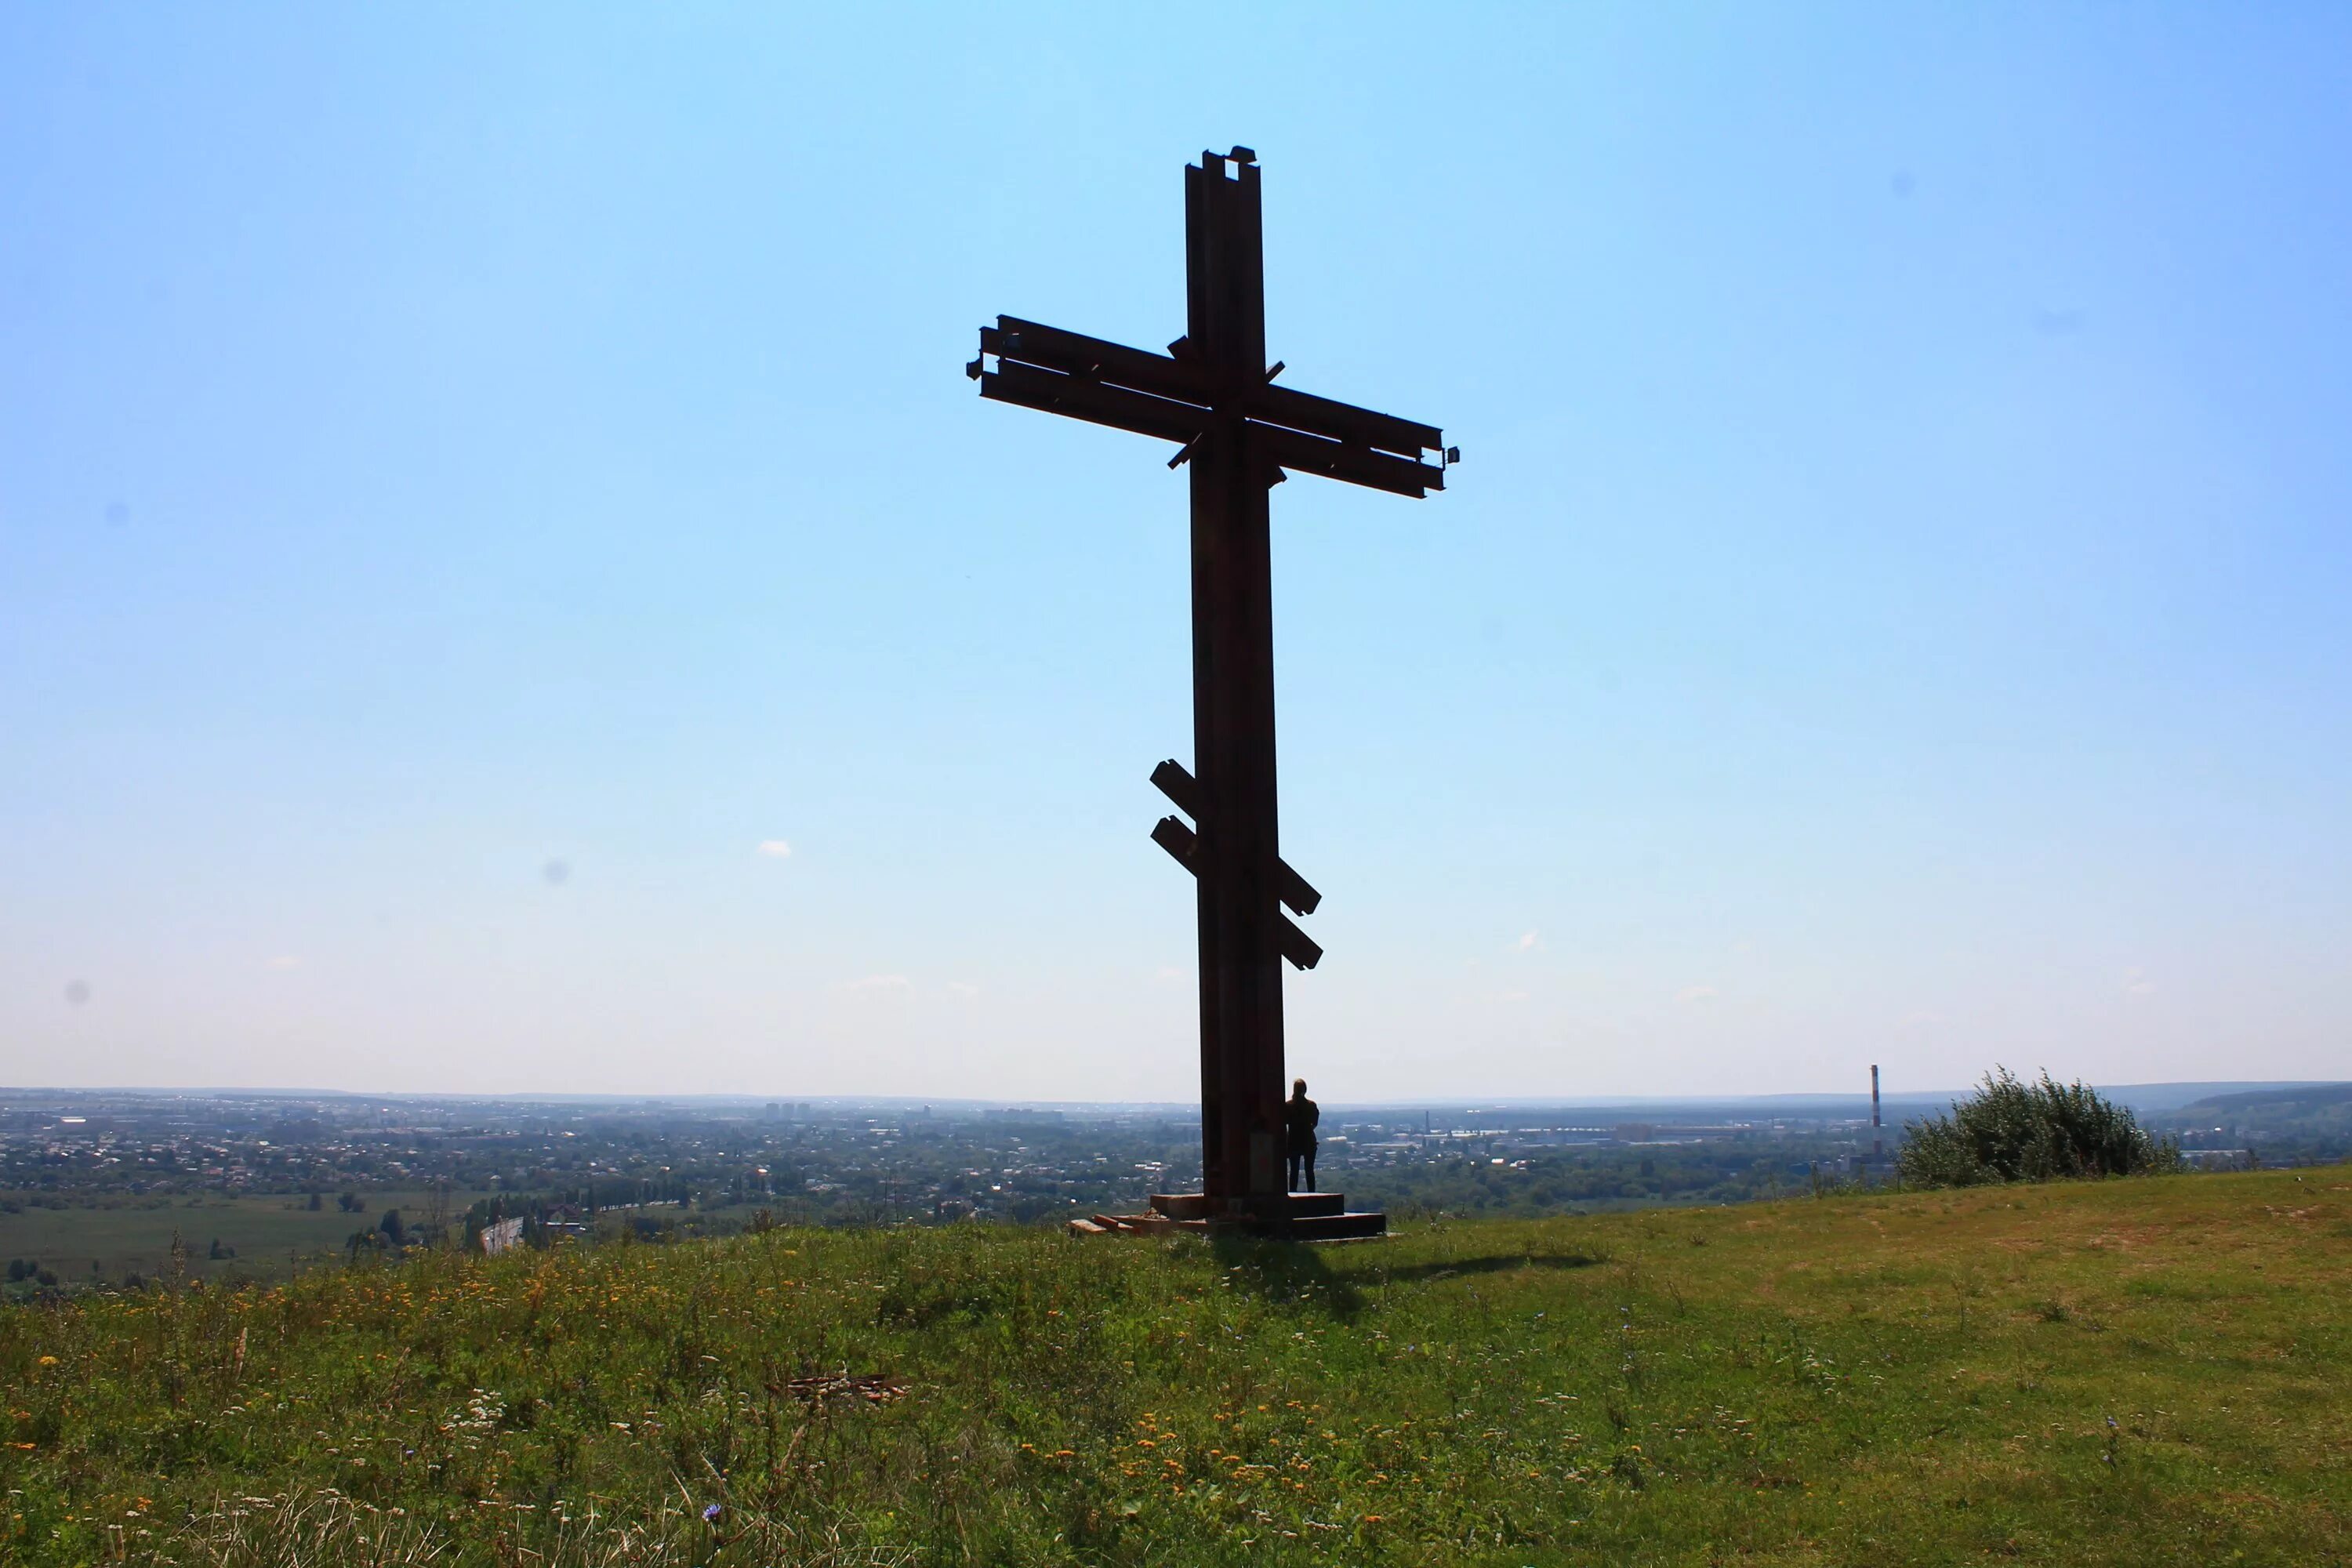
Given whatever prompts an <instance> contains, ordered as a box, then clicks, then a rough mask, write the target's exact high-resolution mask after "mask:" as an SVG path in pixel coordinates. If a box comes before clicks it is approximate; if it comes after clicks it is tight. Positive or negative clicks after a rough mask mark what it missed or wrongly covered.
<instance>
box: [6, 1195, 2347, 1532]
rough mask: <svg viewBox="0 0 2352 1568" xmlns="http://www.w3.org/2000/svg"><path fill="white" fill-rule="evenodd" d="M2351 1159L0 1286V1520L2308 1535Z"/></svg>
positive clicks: (756, 1241) (197, 1527) (146, 1528)
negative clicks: (1291, 1220) (1561, 1215)
mask: <svg viewBox="0 0 2352 1568" xmlns="http://www.w3.org/2000/svg"><path fill="white" fill-rule="evenodd" d="M2347 1197H2352V1171H2347V1170H2345V1169H2341V1168H2335V1169H2325V1170H2313V1171H2305V1172H2304V1173H2300V1174H2299V1175H2298V1174H2297V1173H2258V1174H2252V1175H2233V1176H2187V1177H2166V1178H2160V1179H2153V1180H2140V1181H2129V1182H2112V1183H2105V1184H2083V1185H2066V1186H2048V1187H2037V1188H2021V1189H2015V1190H2001V1191H1983V1190H1979V1191H1971V1192H1964V1193H1949V1194H1941V1193H1937V1194H1908V1195H1884V1196H1869V1197H1854V1196H1837V1197H1831V1198H1825V1199H1819V1200H1815V1199H1799V1200H1793V1201H1790V1202H1784V1203H1779V1204H1772V1205H1749V1206H1743V1207H1735V1208H1717V1209H1707V1210H1678V1211H1677V1210H1668V1211H1651V1212H1647V1213H1642V1214H1627V1215H1597V1216H1591V1217H1585V1218H1574V1219H1560V1220H1551V1221H1539V1222H1512V1221H1496V1222H1477V1223H1459V1224H1439V1225H1434V1226H1424V1227H1418V1228H1416V1229H1414V1230H1413V1231H1412V1232H1411V1233H1409V1234H1406V1235H1402V1236H1399V1237H1393V1238H1391V1239H1389V1240H1385V1241H1380V1242H1371V1243H1363V1244H1355V1245H1349V1246H1342V1247H1328V1248H1322V1249H1310V1248H1283V1247H1213V1246H1211V1245H1208V1244H1205V1243H1202V1242H1200V1241H1197V1240H1193V1239H1191V1238H1185V1239H1181V1240H1177V1241H1168V1242H1163V1241H1143V1240H1137V1239H1132V1238H1118V1237H1102V1238H1092V1239H1087V1240H1078V1239H1074V1238H1070V1237H1063V1236H1060V1235H1051V1234H1040V1233H1032V1232H1017V1231H1010V1230H996V1229H986V1228H979V1227H968V1228H961V1229H946V1230H923V1231H917V1230H902V1231H868V1232H856V1231H777V1232H772V1233H770V1234H767V1235H764V1236H751V1237H740V1238H738V1239H734V1240H728V1241H720V1242H710V1243H697V1244H683V1245H678V1246H674V1247H646V1246H625V1247H624V1246H614V1247H602V1248H598V1249H595V1250H593V1251H585V1250H566V1249H558V1250H557V1251H555V1252H552V1253H548V1254H533V1255H525V1256H521V1257H518V1258H508V1259H500V1260H497V1261H483V1260H478V1259H464V1258H446V1257H444V1258H429V1259H425V1260H423V1261H420V1262H415V1263H411V1264H409V1265H406V1266H404V1267H401V1268H356V1269H344V1268H334V1269H322V1270H319V1271H316V1272H312V1273H309V1274H306V1275H303V1276H302V1277H300V1278H299V1279H296V1280H295V1281H293V1282H292V1283H291V1284H288V1285H278V1286H272V1287H268V1288H256V1289H247V1290H243V1291H228V1290H222V1289H206V1290H201V1291H190V1292H184V1293H182V1294H179V1295H176V1296H170V1297H165V1296H162V1295H158V1294H149V1295H145V1296H140V1297H122V1298H118V1299H111V1300H109V1299H104V1298H89V1299H86V1300H82V1301H79V1302H76V1303H73V1304H70V1305H66V1306H59V1307H46V1308H26V1309H17V1310H10V1311H7V1312H5V1313H0V1383H4V1384H5V1386H6V1387H7V1389H8V1391H9V1392H8V1393H7V1394H6V1398H7V1400H8V1402H9V1403H8V1408H7V1410H6V1413H5V1415H6V1421H5V1427H6V1434H7V1444H6V1446H5V1447H0V1483H5V1489H6V1500H5V1501H6V1513H5V1519H0V1558H5V1560H6V1561H9V1562H23V1563H93V1562H112V1561H130V1562H153V1561H172V1562H180V1563H409V1562H428V1561H429V1562H435V1563H486V1564H488V1563H502V1564H503V1563H515V1564H520V1563H562V1564H572V1563H635V1562H662V1563H713V1564H718V1563H724V1564H755V1563H756V1564H778V1563H1007V1564H1013V1563H1019V1564H1028V1563H1137V1564H1144V1563H1164V1564H1188V1563H1202V1564H1206V1563H1234V1562H1240V1561H1251V1562H1257V1561H1265V1562H1270V1563H1493V1564H1526V1563H1586V1562H1592V1563H1733V1562H1737V1563H1758V1564H1766V1563H1790V1564H1795V1563H1854V1564H1875V1563H1979V1562H1993V1563H2011V1562H2031V1563H2085V1564H2098V1563H2116V1564H2126V1563H2128V1564H2133V1565H2135V1568H2141V1565H2146V1564H2158V1563H2181V1564H2200V1565H2201V1564H2208V1563H2278V1564H2298V1565H2300V1564H2309V1563H2335V1562H2343V1561H2347V1558H2348V1557H2352V1398H2347V1391H2352V1375H2347V1374H2352V1331H2347V1325H2352V1303H2347V1293H2346V1285H2347V1278H2352V1273H2347V1263H2352V1203H2348V1202H2347ZM868 1378H870V1379H873V1380H876V1381H873V1382H866V1383H859V1382H856V1381H853V1380H856V1379H868ZM828 1380H830V1382H828ZM714 1505H715V1506H716V1512H715V1513H714V1514H712V1515H710V1517H709V1519H707V1520H706V1517H705V1510H708V1509H710V1508H712V1507H713V1506H714Z"/></svg>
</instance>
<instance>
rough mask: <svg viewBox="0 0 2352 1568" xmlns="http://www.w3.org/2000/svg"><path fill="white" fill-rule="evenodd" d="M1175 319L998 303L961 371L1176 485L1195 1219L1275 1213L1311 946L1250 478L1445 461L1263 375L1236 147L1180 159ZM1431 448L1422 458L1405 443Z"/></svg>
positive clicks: (1434, 433)
mask: <svg viewBox="0 0 2352 1568" xmlns="http://www.w3.org/2000/svg"><path fill="white" fill-rule="evenodd" d="M1184 243H1185V260H1186V267H1185V294H1186V300H1185V304H1186V311H1185V331H1184V335H1183V336H1182V337H1181V338H1179V339H1177V340H1176V341H1175V342H1172V343H1171V344H1169V345H1168V352H1167V353H1164V354H1160V353H1150V352H1149V351H1147V350H1143V349H1131V348H1125V347H1122V346H1120V345H1119V344H1118V343H1111V342H1103V341H1102V340H1100V339H1098V338H1088V337H1081V336H1079V335H1078V334H1077V333H1076V332H1066V331H1060V330H1058V329H1056V328H1054V327H1045V326H1040V325H1038V324H1037V323H1036V322H1034V321H1020V320H1017V319H1015V318H1013V317H1011V316H999V317H998V318H997V320H996V325H994V326H993V327H982V329H981V330H980V351H981V357H980V358H978V359H976V360H974V361H972V362H971V364H969V365H968V366H966V367H965V368H966V372H967V374H970V375H971V376H972V377H973V378H974V379H975V380H977V381H978V382H979V383H980V394H981V395H982V397H987V398H993V399H995V400H997V401H998V402H1002V403H1017V404H1020V405H1023V406H1024V407H1029V408H1042V409H1045V410H1046V411H1047V412H1048V413H1053V414H1066V415H1068V416H1070V417H1072V418H1074V419H1085V420H1090V421H1092V422H1093V423H1095V424H1097V425H1108V426H1113V427H1114V428H1117V429H1120V430H1132V431H1135V432H1137V433H1139V434H1140V435H1145V436H1156V437H1160V439H1162V440H1165V441H1173V442H1175V443H1177V446H1178V450H1177V452H1176V455H1175V456H1174V457H1172V458H1170V459H1169V462H1168V466H1169V467H1170V468H1176V467H1178V466H1180V465H1188V466H1189V467H1190V468H1191V469H1192V757H1193V765H1194V767H1195V768H1196V769H1197V770H1198V772H1197V773H1187V772H1186V771H1185V770H1184V768H1183V767H1182V766H1181V765H1180V764H1178V763H1175V762H1173V761H1170V762H1163V763H1160V765H1159V766H1158V767H1157V768H1156V769H1154V770H1153V771H1152V774H1151V782H1152V783H1153V784H1157V785H1158V786H1159V787H1160V791H1161V793H1162V794H1164V795H1167V797H1168V798H1169V799H1170V800H1171V802H1173V803H1174V804H1175V805H1176V807H1177V809H1178V810H1179V811H1181V812H1182V813H1183V814H1185V815H1186V816H1190V817H1192V821H1193V823H1194V824H1195V825H1196V826H1195V827H1193V828H1188V827H1186V826H1184V824H1183V823H1182V822H1181V820H1179V819H1178V818H1176V817H1174V816H1168V817H1163V818H1162V819H1161V820H1160V824H1159V825H1158V826H1156V827H1154V828H1153V829H1152V832H1151V837H1152V838H1153V839H1154V840H1156V841H1157V842H1158V843H1159V845H1160V847H1162V848H1163V849H1165V850H1167V851H1168V853H1169V854H1171V856H1173V857H1175V858H1176V860H1177V861H1178V863H1179V864H1181V865H1182V866H1183V867H1184V868H1186V869H1187V870H1189V871H1191V872H1192V874H1193V877H1194V879H1195V881H1196V883H1197V891H1196V894H1195V897H1196V900H1197V905H1198V910H1199V924H1200V943H1201V970H1200V974H1201V1160H1202V1191H1203V1193H1204V1194H1205V1197H1206V1199H1207V1203H1206V1205H1205V1207H1206V1209H1207V1211H1208V1212H1209V1213H1210V1214H1213V1215H1225V1216H1229V1217H1233V1218H1236V1219H1261V1220H1267V1221H1276V1222H1278V1221H1279V1219H1280V1216H1281V1215H1283V1214H1284V1213H1285V1212H1286V1211H1285V1208H1284V1204H1285V1199H1284V1195H1283V1194H1284V1182H1283V1171H1282V1168H1281V1166H1282V1152H1283V1148H1282V1144H1283V1110H1282V1104H1283V1092H1284V1084H1283V1048H1282V970H1281V961H1282V960H1284V959H1287V960H1289V961H1290V962H1291V963H1294V964H1296V965H1297V966H1298V967H1299V968H1301V969H1311V968H1313V967H1314V965H1315V963H1316V961H1317V960H1318V958H1320V957H1321V956H1322V950H1321V949H1320V948H1318V947H1317V946H1316V945H1315V943H1314V942H1312V941H1310V940H1309V939H1308V938H1307V933H1306V932H1304V931H1300V930H1299V929H1298V927H1297V925H1296V924H1295V923H1293V922H1292V921H1290V919H1289V918H1288V917H1286V916H1285V915H1284V914H1283V913H1282V911H1281V910H1279V909H1277V908H1276V903H1277V902H1279V903H1281V904H1286V905H1287V906H1289V908H1290V909H1291V910H1293V911H1294V912H1295V913H1297V914H1299V915H1302V916H1303V915H1306V914H1308V913H1310V912H1312V910H1314V908H1315V906H1316V904H1317V903H1318V901H1319V900H1320V895H1318V893H1317V892H1316V891H1315V889H1313V888H1312V887H1310V886H1309V885H1308V884H1307V880H1306V879H1305V878H1303V877H1301V876H1299V874H1298V873H1297V872H1296V871H1294V870H1292V869H1291V868H1290V867H1289V866H1288V865H1287V864H1286V863H1285V862H1284V860H1283V858H1282V855H1281V849H1280V845H1279V841H1278V836H1277V832H1276V796H1275V763H1274V757H1275V745H1274V614H1273V586H1274V584H1273V571H1272V564H1271V561H1270V557H1269V549H1268V547H1269V539H1268V508H1267V496H1266V492H1267V490H1268V489H1270V488H1271V487H1273V486H1275V485H1276V484H1279V483H1281V482H1282V480H1283V478H1284V470H1286V469H1288V470H1290V471H1292V472H1297V473H1306V474H1320V475H1323V476H1324V477H1326V478H1328V479H1344V480H1346V481H1348V482H1349V483H1350V484H1359V485H1369V486H1370V487H1372V488H1373V489H1383V490H1390V491H1392V492H1394V493H1395V494H1398V495H1405V496H1413V497H1416V498H1418V497H1421V496H1423V495H1425V494H1426V493H1428V492H1429V491H1431V490H1434V489H1444V488H1445V468H1446V467H1447V466H1449V465H1450V464H1452V463H1454V462H1456V461H1458V460H1459V459H1460V453H1459V451H1458V450H1455V449H1451V448H1448V447H1446V446H1445V444H1444V437H1443V436H1442V435H1441V434H1440V433H1439V432H1438V430H1437V429H1436V428H1435V427H1434V426H1428V425H1417V424H1414V423H1413V422H1412V420H1409V419H1398V418H1394V417H1392V416H1389V415H1386V414H1375V413H1373V412H1371V411H1370V409H1365V408H1356V407H1351V406H1350V405H1347V404H1344V403H1335V402H1332V401H1331V400H1330V399H1328V398H1323V397H1313V396H1309V395H1307V394H1305V393H1301V392H1294V391H1292V390H1290V389H1289V388H1287V387H1282V386H1276V385H1275V384H1274V380H1275V377H1276V375H1277V374H1280V373H1281V371H1282V369H1283V367H1282V365H1281V364H1280V363H1275V364H1272V365H1269V364H1267V363H1266V358H1265V252H1264V244H1263V238H1262V228H1261V225H1260V212H1259V191H1258V168H1257V156H1256V154H1255V153H1252V152H1251V151H1250V150H1249V149H1248V148H1246V147H1236V148H1234V150H1233V151H1232V152H1231V153H1227V154H1224V155H1223V156H1220V155H1219V154H1217V153H1202V155H1201V162H1200V163H1199V165H1198V166H1187V167H1186V169H1185V171H1184ZM992 362H993V363H992ZM1424 453H1435V454H1437V461H1436V462H1434V463H1431V462H1425V461H1423V454H1424Z"/></svg>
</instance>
